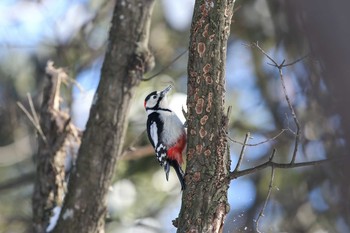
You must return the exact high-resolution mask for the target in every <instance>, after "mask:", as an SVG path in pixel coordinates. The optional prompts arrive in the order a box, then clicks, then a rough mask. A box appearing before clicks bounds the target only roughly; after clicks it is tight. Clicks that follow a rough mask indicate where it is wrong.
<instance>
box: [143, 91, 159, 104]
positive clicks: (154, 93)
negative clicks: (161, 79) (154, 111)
mask: <svg viewBox="0 0 350 233" xmlns="http://www.w3.org/2000/svg"><path fill="white" fill-rule="evenodd" d="M156 94H157V92H156V91H154V92H151V93H150V94H149V95H148V96H147V97H146V99H145V101H146V102H147V101H148V100H149V99H150V98H151V96H152V95H156Z"/></svg>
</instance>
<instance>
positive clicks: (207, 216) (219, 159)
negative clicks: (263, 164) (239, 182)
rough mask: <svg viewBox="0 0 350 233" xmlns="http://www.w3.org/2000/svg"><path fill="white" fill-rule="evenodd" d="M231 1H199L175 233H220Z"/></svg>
mask: <svg viewBox="0 0 350 233" xmlns="http://www.w3.org/2000/svg"><path fill="white" fill-rule="evenodd" d="M233 4H234V1H233V0H224V1H211V0H197V1H196V3H195V10H194V15H193V19H192V26H191V37H190V48H189V62H188V99H187V107H188V114H187V116H188V119H187V122H188V146H187V169H186V177H185V179H186V185H187V188H186V189H185V191H184V192H183V197H182V207H181V211H180V215H179V218H178V220H177V221H175V222H174V225H175V226H177V227H178V231H177V232H221V231H222V227H223V223H224V219H225V216H226V214H227V212H228V209H229V206H228V203H227V190H228V186H229V182H230V181H229V178H228V177H229V172H230V171H229V168H230V159H229V152H228V148H227V146H228V145H227V139H226V132H227V122H228V118H227V116H226V115H225V112H224V99H225V64H226V50H227V39H228V36H229V32H230V24H231V18H232V14H233Z"/></svg>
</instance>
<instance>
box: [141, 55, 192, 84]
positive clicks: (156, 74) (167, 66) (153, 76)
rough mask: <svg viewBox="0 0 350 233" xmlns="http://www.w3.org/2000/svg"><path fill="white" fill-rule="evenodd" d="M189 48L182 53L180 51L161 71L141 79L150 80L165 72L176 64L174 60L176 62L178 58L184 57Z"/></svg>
mask: <svg viewBox="0 0 350 233" xmlns="http://www.w3.org/2000/svg"><path fill="white" fill-rule="evenodd" d="M187 51H188V49H186V50H185V51H183V52H182V53H180V54H179V55H178V56H177V57H175V59H174V60H172V61H171V62H170V63H169V64H167V65H166V66H164V67H163V68H162V69H161V70H160V71H159V72H157V73H155V74H154V75H152V76H151V77H148V78H143V79H141V80H142V81H149V80H151V79H153V78H155V77H157V76H158V75H160V74H161V73H163V72H164V71H165V70H166V69H168V68H169V67H170V66H171V65H172V64H174V62H176V61H177V60H179V59H180V57H182V56H183V55H184V54H185V53H187Z"/></svg>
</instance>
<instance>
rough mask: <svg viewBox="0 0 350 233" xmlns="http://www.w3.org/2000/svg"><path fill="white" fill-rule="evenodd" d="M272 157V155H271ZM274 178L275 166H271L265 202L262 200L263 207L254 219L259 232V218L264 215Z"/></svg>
mask: <svg viewBox="0 0 350 233" xmlns="http://www.w3.org/2000/svg"><path fill="white" fill-rule="evenodd" d="M272 157H273V156H272ZM274 178H275V168H274V167H273V166H272V167H271V178H270V184H269V189H268V191H267V195H266V199H265V202H264V206H263V208H262V209H261V210H260V213H259V215H258V218H257V219H256V231H257V232H259V233H261V231H260V230H259V222H260V219H261V218H262V217H264V211H265V209H266V206H267V203H268V201H269V199H270V196H271V192H272V187H273V186H272V184H273V180H274Z"/></svg>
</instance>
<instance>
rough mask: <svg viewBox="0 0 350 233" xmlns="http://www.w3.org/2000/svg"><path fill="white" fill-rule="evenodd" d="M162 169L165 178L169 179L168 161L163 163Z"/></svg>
mask: <svg viewBox="0 0 350 233" xmlns="http://www.w3.org/2000/svg"><path fill="white" fill-rule="evenodd" d="M164 171H165V177H166V180H167V181H168V180H169V172H170V164H169V163H168V162H165V164H164Z"/></svg>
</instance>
